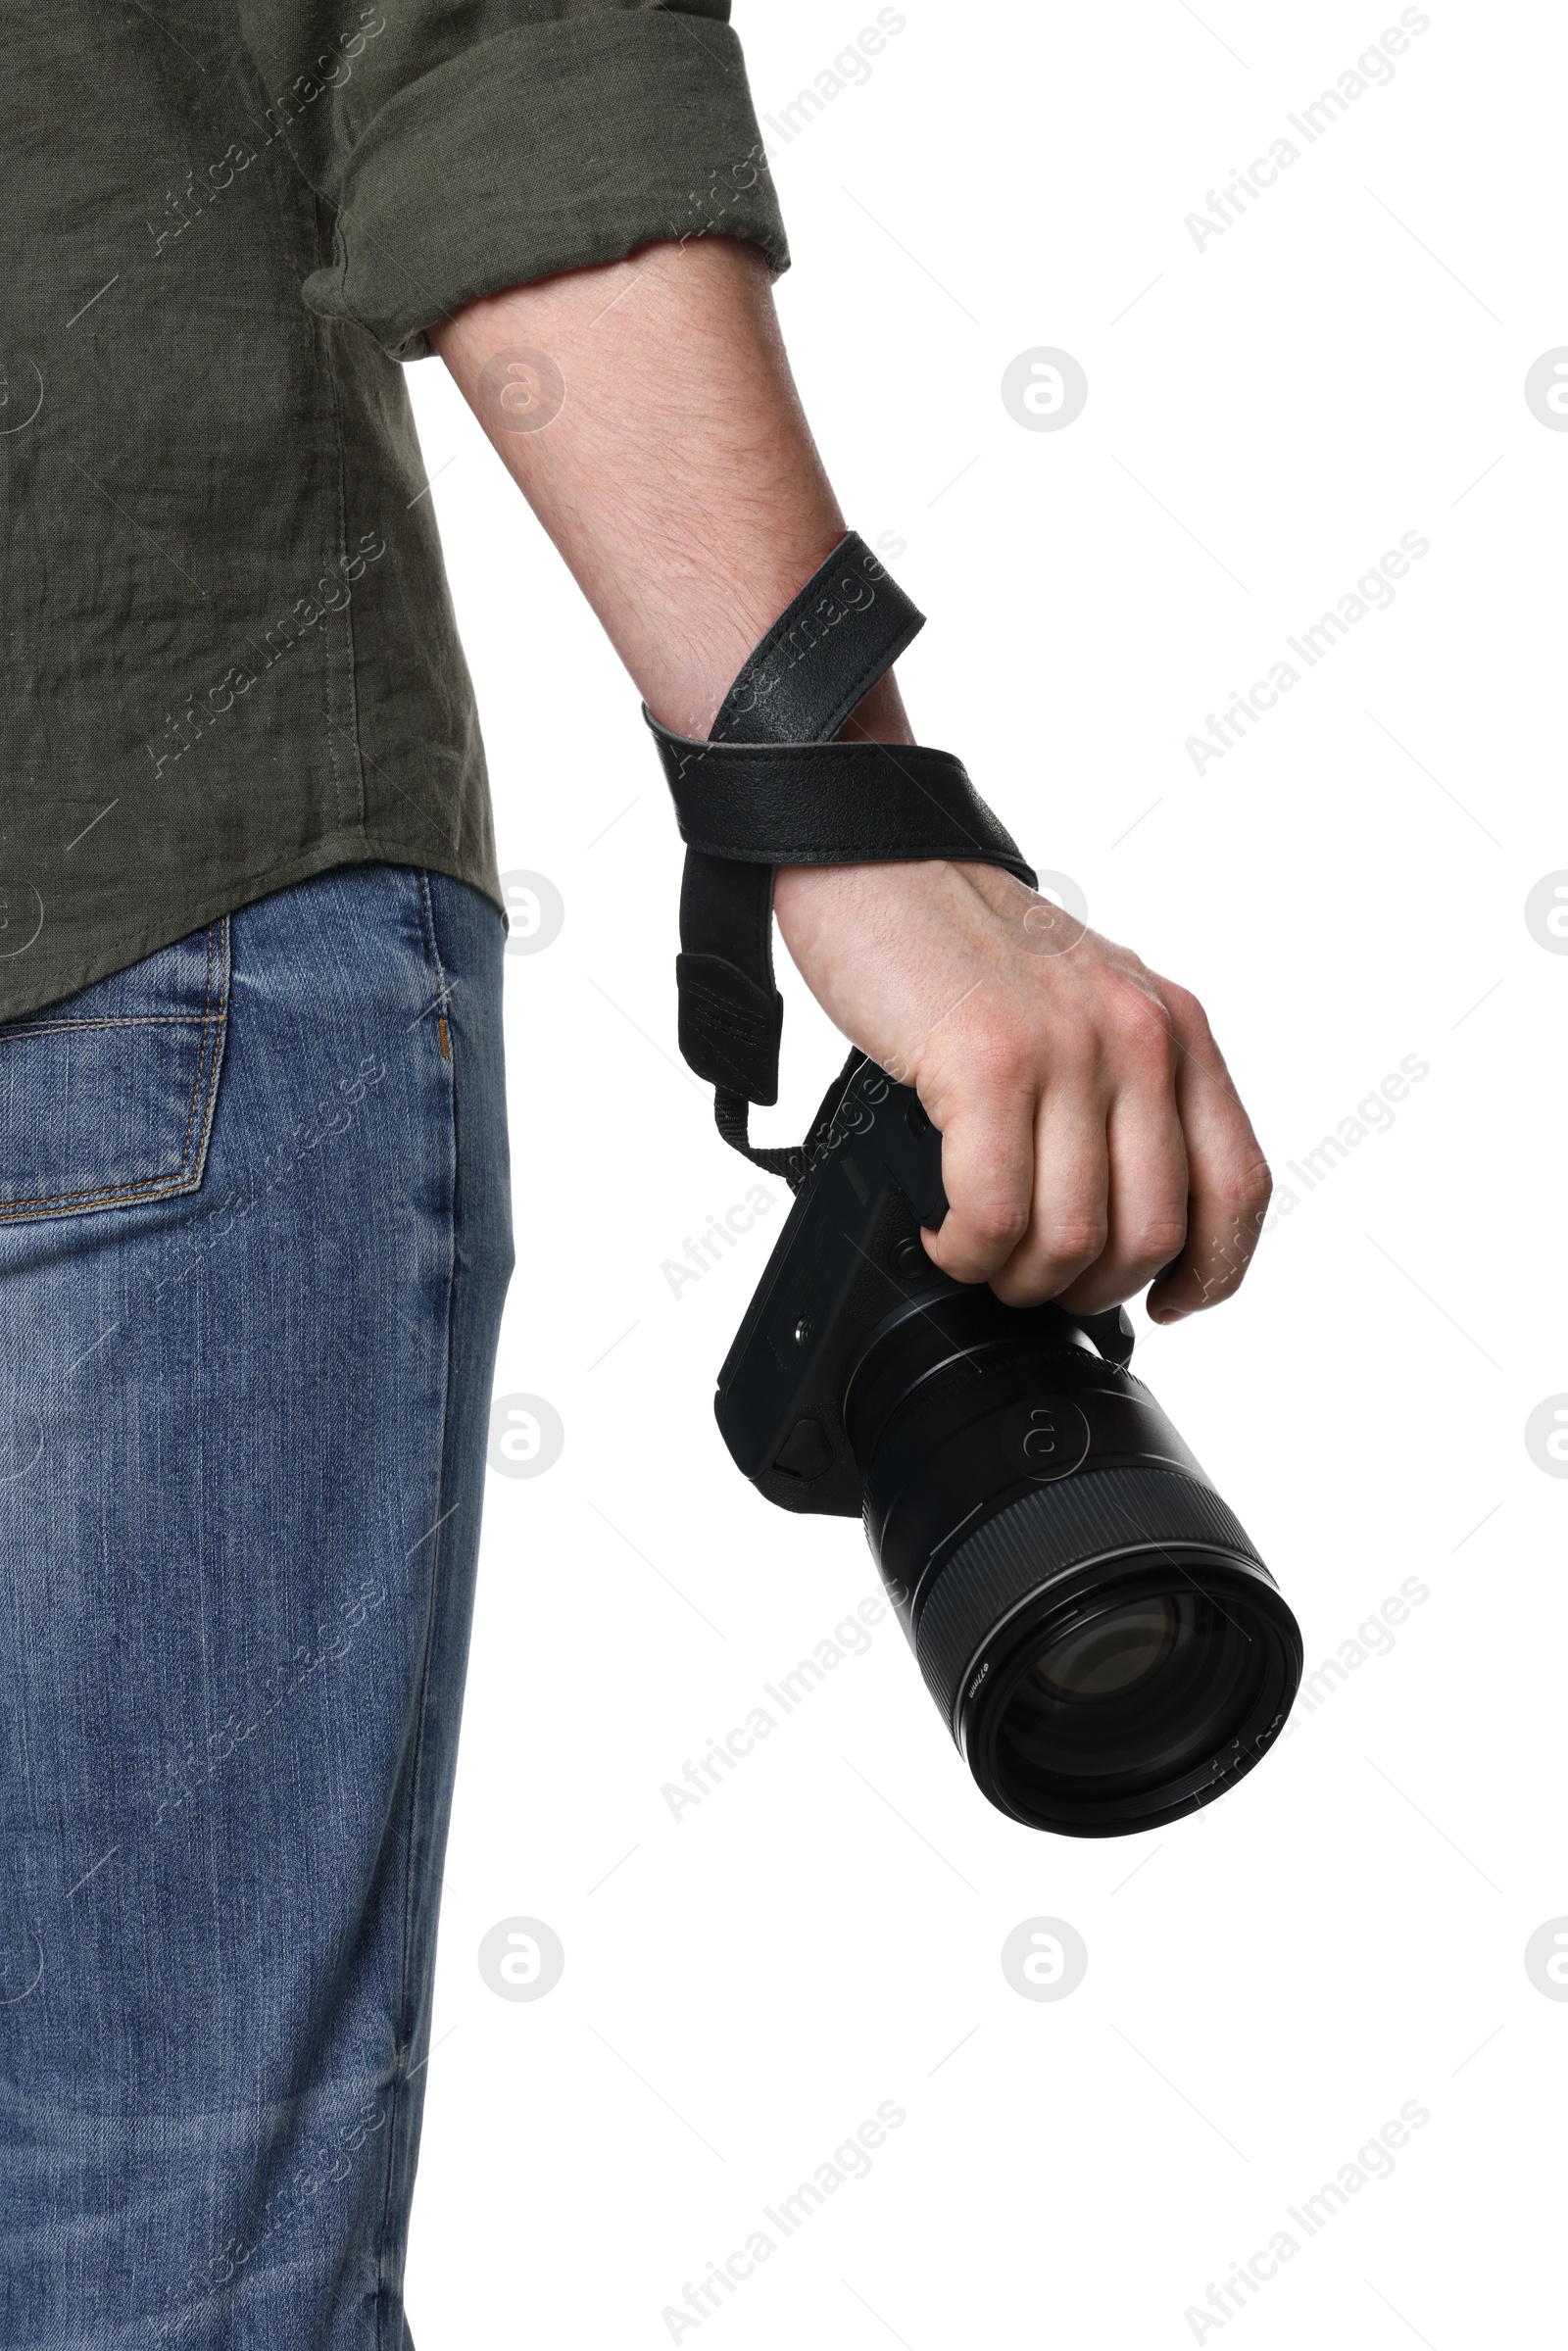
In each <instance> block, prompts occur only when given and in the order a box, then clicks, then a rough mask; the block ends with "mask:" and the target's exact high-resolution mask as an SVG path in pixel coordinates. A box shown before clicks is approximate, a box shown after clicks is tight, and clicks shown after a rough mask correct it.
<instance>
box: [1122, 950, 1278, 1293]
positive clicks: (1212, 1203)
mask: <svg viewBox="0 0 1568 2351" xmlns="http://www.w3.org/2000/svg"><path fill="white" fill-rule="evenodd" d="M1165 992H1166V996H1167V1001H1168V1002H1169V1003H1170V1004H1171V1016H1172V1020H1173V1023H1174V1026H1175V1031H1176V1037H1177V1041H1178V1043H1179V1045H1180V1046H1181V1048H1182V1052H1181V1054H1180V1057H1179V1059H1178V1061H1177V1066H1176V1108H1177V1111H1178V1114H1179V1116H1180V1118H1181V1122H1182V1132H1183V1135H1184V1136H1185V1138H1186V1144H1187V1164H1188V1181H1189V1188H1190V1200H1189V1204H1188V1215H1187V1239H1186V1241H1185V1243H1184V1245H1183V1248H1182V1252H1181V1256H1180V1258H1179V1259H1178V1261H1177V1263H1176V1265H1175V1267H1174V1268H1173V1270H1172V1271H1171V1273H1170V1274H1169V1275H1168V1276H1167V1277H1166V1278H1164V1279H1163V1280H1160V1281H1158V1282H1156V1283H1155V1285H1154V1287H1153V1289H1152V1291H1151V1292H1150V1294H1149V1312H1150V1315H1151V1317H1152V1320H1153V1321H1155V1322H1174V1321H1177V1320H1178V1319H1179V1318H1180V1317H1181V1316H1182V1315H1184V1314H1196V1313H1199V1312H1201V1310H1202V1309H1203V1308H1204V1307H1206V1306H1216V1305H1220V1304H1222V1303H1223V1301H1224V1300H1225V1299H1226V1298H1231V1297H1233V1296H1234V1295H1235V1293H1236V1291H1237V1290H1238V1288H1239V1287H1240V1285H1241V1283H1242V1280H1243V1277H1244V1276H1245V1274H1246V1272H1247V1268H1248V1266H1249V1265H1250V1262H1251V1259H1252V1255H1253V1252H1254V1250H1255V1249H1256V1248H1257V1239H1258V1233H1259V1230H1260V1228H1261V1226H1262V1222H1263V1218H1264V1216H1265V1215H1266V1214H1267V1211H1268V1203H1269V1195H1270V1193H1271V1192H1272V1191H1273V1188H1274V1186H1273V1178H1272V1177H1271V1176H1270V1174H1269V1171H1268V1162H1267V1161H1266V1159H1265V1158H1264V1156H1263V1151H1262V1146H1261V1145H1260V1144H1259V1142H1258V1140H1257V1137H1256V1135H1255V1134H1254V1133H1253V1132H1252V1123H1251V1120H1250V1118H1249V1117H1248V1115H1247V1112H1246V1111H1245V1110H1244V1109H1243V1107H1242V1104H1241V1100H1240V1098H1239V1096H1238V1095H1237V1092H1236V1088H1235V1086H1234V1085H1233V1084H1232V1083H1231V1075H1230V1071H1229V1070H1228V1069H1227V1068H1226V1066H1225V1062H1224V1057H1223V1055H1222V1054H1221V1053H1220V1050H1219V1047H1218V1046H1217V1045H1216V1044H1215V1043H1214V1040H1213V1037H1212V1036H1211V1034H1210V1033H1209V1027H1208V1022H1207V1020H1206V1019H1205V1018H1204V1016H1203V1012H1202V1007H1201V1005H1200V1004H1198V1003H1197V1002H1196V1001H1195V999H1193V998H1192V997H1189V996H1188V995H1187V994H1186V992H1185V990H1181V989H1167V990H1166V991H1165Z"/></svg>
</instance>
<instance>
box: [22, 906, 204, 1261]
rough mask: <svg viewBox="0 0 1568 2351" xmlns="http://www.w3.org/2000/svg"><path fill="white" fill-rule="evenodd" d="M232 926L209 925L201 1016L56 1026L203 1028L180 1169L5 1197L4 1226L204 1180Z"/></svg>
mask: <svg viewBox="0 0 1568 2351" xmlns="http://www.w3.org/2000/svg"><path fill="white" fill-rule="evenodd" d="M227 929H228V917H227V915H222V916H221V917H220V919H219V920H218V921H217V922H213V923H209V924H208V926H207V992H206V995H205V997H204V999H203V1009H202V1012H201V1015H200V1017H199V1019H198V1018H197V1016H196V1015H194V1014H189V1013H173V1014H162V1013H157V1014H155V1013H146V1014H142V1015H141V1016H139V1017H134V1016H133V1017H129V1018H125V1019H115V1020H101V1021H77V1022H74V1023H71V1024H68V1023H66V1022H65V1021H57V1022H55V1023H54V1024H53V1026H54V1028H55V1029H56V1030H63V1029H65V1028H66V1027H67V1026H68V1025H71V1026H74V1027H77V1028H132V1027H143V1026H148V1027H160V1028H168V1027H175V1026H179V1027H199V1028H200V1029H201V1032H202V1046H201V1053H200V1056H199V1058H198V1060H197V1063H196V1082H195V1086H194V1088H193V1090H192V1094H191V1104H190V1115H189V1117H188V1118H187V1119H186V1121H185V1136H184V1141H183V1143H182V1145H181V1147H180V1159H179V1165H178V1167H177V1168H176V1169H175V1171H174V1173H173V1174H172V1176H149V1177H148V1178H146V1180H145V1181H144V1182H142V1183H139V1184H101V1185H99V1186H98V1187H97V1188H96V1189H95V1190H93V1191H90V1192H57V1193H50V1194H44V1195H40V1196H39V1197H37V1198H36V1199H33V1200H5V1201H0V1224H9V1223H14V1222H16V1221H17V1220H19V1219H20V1218H22V1217H25V1216H26V1215H29V1214H32V1213H35V1212H36V1211H37V1210H39V1209H53V1210H55V1211H60V1210H62V1209H65V1208H72V1207H85V1206H86V1205H87V1204H88V1203H89V1202H92V1201H96V1202H97V1204H98V1205H99V1206H100V1207H105V1208H111V1207H119V1206H122V1205H127V1204H129V1203H130V1202H132V1201H135V1200H163V1199H167V1198H169V1197H170V1196H171V1195H172V1194H173V1193H176V1192H188V1191H190V1190H192V1189H193V1186H194V1184H195V1182H197V1181H199V1178H200V1167H201V1162H202V1159H203V1157H204V1156H205V1149H206V1142H207V1137H208V1134H209V1132H210V1131H211V1125H212V1109H213V1102H214V1099H215V1094H216V1080H217V1076H218V1065H219V1055H218V1053H217V1052H216V1051H215V1050H214V1044H215V1039H216V1037H218V1036H221V1033H222V1026H223V1022H224V1019H225V1017H226V1015H227V1011H228V997H227V990H226V987H223V988H221V990H220V1000H219V1004H218V1009H217V1010H216V1011H213V1010H211V1009H210V1008H209V1007H210V1006H211V1004H212V1001H213V959H214V957H213V951H214V947H215V944H216V941H217V936H218V934H219V933H220V932H221V933H223V934H224V935H225V939H226V933H227ZM38 1033H40V1034H48V1033H49V1031H48V1029H43V1030H41V1031H39V1032H38ZM204 1085H205V1087H206V1091H207V1115H206V1117H205V1118H204V1120H203V1122H202V1133H201V1140H200V1142H199V1144H198V1146H197V1151H196V1174H195V1175H194V1176H193V1174H192V1170H191V1130H192V1128H193V1127H194V1126H195V1123H196V1113H197V1111H198V1109H199V1108H200V1107H201V1102H202V1089H203V1087H204Z"/></svg>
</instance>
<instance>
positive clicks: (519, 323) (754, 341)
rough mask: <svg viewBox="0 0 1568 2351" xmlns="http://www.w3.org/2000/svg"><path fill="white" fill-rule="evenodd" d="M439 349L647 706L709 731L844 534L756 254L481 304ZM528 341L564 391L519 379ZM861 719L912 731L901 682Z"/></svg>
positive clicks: (536, 288)
mask: <svg viewBox="0 0 1568 2351" xmlns="http://www.w3.org/2000/svg"><path fill="white" fill-rule="evenodd" d="M432 340H433V341H434V342H435V344H436V347H437V349H438V350H439V352H440V354H441V357H442V358H443V359H444V360H445V362H446V364H447V366H448V367H450V369H451V370H452V373H453V375H454V376H455V377H456V379H457V381H458V383H459V385H460V386H461V388H462V390H463V392H464V394H465V396H466V399H467V400H468V401H469V403H470V405H471V406H472V408H473V410H474V413H475V414H476V416H478V418H479V420H480V422H481V423H482V424H483V426H484V428H485V430H486V432H487V433H488V434H489V436H490V438H491V440H492V441H493V442H494V444H495V447H496V448H497V450H498V451H499V452H500V454H501V457H502V459H503V460H504V462H505V464H506V465H507V467H508V469H509V471H510V472H511V473H512V475H513V478H514V479H515V482H516V483H517V485H518V487H519V488H520V489H521V490H522V492H523V493H524V495H525V496H526V498H527V500H528V502H529V504H530V505H531V506H532V508H533V510H534V513H535V514H537V515H538V517H539V519H540V521H541V522H542V523H543V524H544V527H545V529H546V530H547V531H548V532H549V534H550V536H551V538H552V539H553V540H554V541H555V543H556V546H557V547H558V548H559V549H560V551H561V553H562V555H563V556H564V559H565V562H566V563H567V565H568V566H569V568H570V570H571V572H572V574H573V576H574V578H575V579H576V580H577V583H578V585H579V586H580V587H581V589H582V591H583V593H584V595H585V596H586V597H587V599H588V601H589V603H590V604H591V605H592V607H593V609H594V611H595V612H596V613H597V614H598V616H599V618H600V620H601V621H602V622H603V624H604V627H605V629H606V632H607V633H608V635H609V637H610V639H611V642H612V643H613V646H614V647H615V650H616V652H617V653H618V654H619V655H620V658H621V660H622V661H624V662H625V664H626V667H627V669H628V670H629V671H630V672H631V675H632V677H633V678H634V680H635V681H636V683H637V686H638V688H639V689H640V691H641V693H642V695H643V698H644V700H645V701H646V702H647V704H648V706H649V708H650V710H652V711H653V712H654V715H655V716H656V717H657V718H659V719H660V720H661V721H662V723H663V724H664V725H666V726H669V727H673V728H674V729H675V730H676V731H677V732H679V733H681V734H687V735H706V734H707V732H708V730H709V727H710V726H711V723H712V719H713V716H714V713H715V712H716V711H717V710H718V707H719V705H720V703H721V702H722V701H723V699H724V695H725V692H726V690H727V689H728V687H729V684H730V681H731V679H732V678H733V677H734V675H735V672H736V671H737V670H738V669H739V668H740V666H741V663H742V662H743V661H745V659H746V657H747V655H748V654H749V653H750V652H751V650H752V648H753V646H754V645H755V644H756V642H757V640H758V639H759V638H760V636H761V635H762V634H763V632H764V631H765V630H766V628H767V627H768V625H769V623H770V622H771V621H772V620H773V619H774V618H775V617H776V615H777V614H778V613H779V612H782V611H783V609H784V607H785V606H786V605H787V604H788V603H789V602H790V600H791V598H792V597H793V596H794V595H795V593H796V591H797V590H798V589H799V588H800V587H801V586H802V585H803V584H804V583H805V581H807V580H808V579H809V577H810V575H811V573H812V572H813V571H814V570H815V569H816V567H817V565H818V564H819V563H821V562H822V561H823V559H824V558H825V557H826V556H827V555H828V554H829V553H830V552H831V551H832V549H833V548H834V547H835V546H836V545H837V543H838V541H839V540H840V539H841V538H842V537H843V535H844V529H845V523H844V517H843V515H842V514H841V513H840V511H839V505H838V501H837V499H836V498H835V497H834V495H833V491H832V487H831V485H830V484H829V482H828V478H827V475H826V473H825V472H824V470H823V467H822V462H821V459H820V458H819V457H818V455H817V451H816V445H815V443H814V442H813V440H812V438H811V434H810V428H809V425H808V423H807V420H806V416H805V413H804V411H803V410H802V407H801V403H800V399H799V397H798V395H797V393H796V390H795V385H794V382H793V379H792V377H791V374H790V369H789V363H788V360H787V358H786V355H785V351H784V345H783V341H782V339H781V337H780V334H779V331H778V322H777V318H776V317H775V315H774V310H773V301H772V294H771V289H770V283H769V279H768V273H767V267H766V264H765V263H764V262H763V260H762V258H761V256H760V254H759V253H758V252H757V250H756V249H755V247H753V246H751V245H746V244H742V243H740V242H738V241H737V240H736V239H734V238H732V237H710V238H701V239H698V240H695V241H694V242H691V243H687V244H680V245H677V244H669V245H653V246H649V247H648V248H646V249H645V250H644V251H643V252H641V253H638V254H636V255H634V256H633V257H632V259H631V260H630V261H627V262H617V263H613V264H612V265H611V266H609V267H608V268H605V269H582V270H574V271H572V272H571V273H569V274H568V275H565V276H562V277H555V278H547V279H545V280H543V281H542V282H541V283H539V284H537V285H530V286H519V287H515V288H514V289H512V290H510V291H508V292H506V293H503V294H496V295H492V296H490V297H488V298H486V299H485V300H483V301H480V302H474V303H470V304H469V305H468V306H467V307H466V309H465V310H463V311H461V312H459V313H458V314H457V316H456V317H455V318H451V319H449V320H447V321H446V322H444V323H443V324H442V325H441V326H439V327H437V328H435V329H433V330H432ZM517 351H522V352H529V353H532V354H536V355H541V356H542V357H543V358H544V359H545V360H546V361H547V362H548V363H549V365H550V367H553V368H555V369H557V370H559V383H558V382H557V380H556V378H555V377H554V376H552V375H551V374H550V373H549V372H548V369H546V370H537V369H535V368H532V367H530V364H529V363H528V362H527V361H519V362H518V363H516V366H515V371H514V372H512V373H510V375H509V371H508V368H507V365H506V355H507V354H508V353H509V352H517ZM509 383H510V386H511V399H510V401H509V400H508V398H507V397H506V391H507V387H508V385H509ZM558 398H559V399H560V403H561V405H560V408H559V410H558V411H557V413H556V414H555V415H554V416H551V417H550V420H549V421H548V422H547V423H543V422H540V423H537V424H536V423H535V419H537V418H540V417H543V416H545V415H546V414H547V413H548V411H549V410H550V408H552V407H553V406H554V403H555V401H556V400H557V399H558ZM541 399H542V405H538V403H539V402H540V401H541ZM857 728H858V729H859V730H861V731H864V732H867V733H871V734H875V735H876V736H878V737H879V738H880V739H882V740H885V741H890V742H897V741H908V740H909V739H910V737H909V733H908V728H907V722H906V720H905V717H904V712H903V709H902V705H901V704H900V701H899V695H898V689H897V687H896V685H894V683H893V681H892V680H891V679H888V680H887V681H885V682H884V683H883V684H881V685H879V686H878V687H876V688H875V689H873V691H872V693H871V694H869V695H868V696H867V697H866V700H865V703H864V704H862V706H861V708H860V710H858V712H857V713H856V717H855V720H854V721H853V722H852V729H851V731H855V730H856V729H857Z"/></svg>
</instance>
